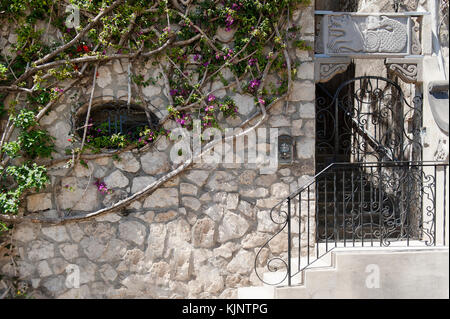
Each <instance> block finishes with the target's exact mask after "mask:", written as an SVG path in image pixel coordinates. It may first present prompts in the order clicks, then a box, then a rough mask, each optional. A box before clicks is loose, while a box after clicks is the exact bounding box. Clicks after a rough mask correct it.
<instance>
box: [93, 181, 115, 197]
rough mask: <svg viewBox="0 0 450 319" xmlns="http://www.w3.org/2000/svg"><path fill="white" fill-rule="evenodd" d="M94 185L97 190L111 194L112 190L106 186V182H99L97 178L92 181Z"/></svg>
mask: <svg viewBox="0 0 450 319" xmlns="http://www.w3.org/2000/svg"><path fill="white" fill-rule="evenodd" d="M94 185H95V186H97V190H98V191H99V192H100V193H102V194H107V193H108V194H111V193H112V191H111V190H110V189H108V187H107V186H106V184H105V183H104V182H100V181H99V180H97V181H96V182H95V183H94Z"/></svg>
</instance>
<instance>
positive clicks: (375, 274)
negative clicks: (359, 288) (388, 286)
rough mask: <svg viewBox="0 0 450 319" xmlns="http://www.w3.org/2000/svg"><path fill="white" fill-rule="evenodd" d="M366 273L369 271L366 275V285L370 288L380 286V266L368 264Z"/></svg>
mask: <svg viewBox="0 0 450 319" xmlns="http://www.w3.org/2000/svg"><path fill="white" fill-rule="evenodd" d="M366 273H369V275H368V276H367V277H366V287H367V288H369V289H376V288H380V267H379V266H378V265H375V264H370V265H367V267H366Z"/></svg>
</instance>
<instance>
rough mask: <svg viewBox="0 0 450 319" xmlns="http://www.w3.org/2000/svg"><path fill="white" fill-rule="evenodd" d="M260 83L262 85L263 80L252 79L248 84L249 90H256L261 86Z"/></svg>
mask: <svg viewBox="0 0 450 319" xmlns="http://www.w3.org/2000/svg"><path fill="white" fill-rule="evenodd" d="M260 85H261V80H259V79H254V80H251V81H250V83H249V85H248V90H249V91H250V92H255V91H256V90H257V89H258V88H259V86H260Z"/></svg>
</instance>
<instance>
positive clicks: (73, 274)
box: [65, 264, 80, 288]
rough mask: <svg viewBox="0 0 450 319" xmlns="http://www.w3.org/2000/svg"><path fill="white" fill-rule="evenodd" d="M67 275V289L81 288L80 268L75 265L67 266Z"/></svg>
mask: <svg viewBox="0 0 450 319" xmlns="http://www.w3.org/2000/svg"><path fill="white" fill-rule="evenodd" d="M66 273H67V277H66V282H65V283H66V287H67V288H80V267H78V266H77V265H73V264H70V265H67V267H66Z"/></svg>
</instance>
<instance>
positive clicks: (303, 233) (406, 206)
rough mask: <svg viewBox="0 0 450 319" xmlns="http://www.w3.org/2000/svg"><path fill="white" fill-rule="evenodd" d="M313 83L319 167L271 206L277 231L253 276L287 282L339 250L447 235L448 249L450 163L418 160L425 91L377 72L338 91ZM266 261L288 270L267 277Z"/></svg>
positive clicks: (432, 239) (430, 240) (274, 267)
mask: <svg viewBox="0 0 450 319" xmlns="http://www.w3.org/2000/svg"><path fill="white" fill-rule="evenodd" d="M317 88H318V89H319V90H323V92H322V94H317V99H316V170H317V171H318V173H317V174H316V175H315V176H314V177H313V178H312V179H311V180H310V181H309V182H308V183H306V184H305V185H301V188H300V189H299V190H298V191H296V192H294V193H292V194H291V195H289V197H287V198H286V199H284V200H282V201H280V202H279V203H278V204H277V205H275V206H274V207H273V208H272V210H271V211H270V213H269V217H270V219H271V220H272V222H273V223H274V224H275V225H278V230H277V231H276V232H275V234H274V235H273V236H272V237H270V239H269V240H268V241H267V242H266V243H265V244H264V245H263V246H262V247H261V248H260V250H259V251H258V253H257V254H256V259H255V265H254V266H255V271H256V275H257V276H258V277H259V278H260V279H261V280H262V281H263V282H265V283H267V284H272V285H278V284H283V283H284V282H285V281H287V282H286V283H287V284H288V285H291V279H292V278H293V277H294V276H295V275H296V274H299V273H300V272H301V271H302V270H304V269H305V268H307V267H309V266H310V265H311V264H312V263H314V262H315V261H316V260H318V259H320V258H321V257H322V256H323V255H325V254H326V253H328V252H329V251H330V250H331V249H333V248H334V247H338V246H339V247H347V246H349V247H355V246H358V247H361V246H363V247H365V246H375V245H379V246H390V245H391V244H392V243H393V242H398V243H400V245H406V246H409V245H410V242H413V243H414V245H415V244H416V243H417V242H418V243H420V245H425V246H431V245H436V244H437V238H438V236H440V237H441V235H442V238H443V242H444V245H445V240H446V239H445V238H446V237H445V236H446V224H447V221H446V217H445V216H446V214H447V213H446V212H447V211H448V208H447V206H448V203H447V202H446V200H445V198H446V197H445V196H446V193H447V179H446V178H447V177H446V176H447V168H448V164H445V163H437V162H435V163H431V162H423V161H422V137H421V132H422V100H421V97H419V96H416V97H413V98H412V101H411V103H408V101H407V100H406V98H405V95H404V94H403V92H402V90H401V87H400V86H399V85H398V84H396V83H395V82H393V81H391V80H389V79H386V78H382V77H376V76H363V77H357V78H354V79H351V80H347V81H344V82H343V83H342V84H341V85H340V86H339V87H338V89H337V90H336V93H335V94H330V93H329V92H327V91H326V89H325V87H324V86H323V85H322V84H320V83H319V84H317ZM439 171H443V174H442V172H441V173H439ZM438 179H439V180H438ZM438 186H439V187H438ZM438 198H439V200H438ZM437 210H440V214H441V215H442V216H443V220H442V216H441V215H439V220H438V215H437ZM438 230H439V231H438ZM286 235H287V236H286ZM440 237H439V238H440ZM275 238H278V239H277V240H280V239H281V240H283V238H286V244H287V252H283V253H281V254H275V253H273V252H270V251H271V242H273V241H275ZM264 264H265V265H266V266H267V270H268V271H269V272H274V271H286V272H285V273H284V274H283V273H281V276H279V277H274V278H275V279H276V280H274V281H272V282H269V281H267V280H265V279H264V278H263V276H262V268H261V267H262V266H263V265H264Z"/></svg>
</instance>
